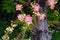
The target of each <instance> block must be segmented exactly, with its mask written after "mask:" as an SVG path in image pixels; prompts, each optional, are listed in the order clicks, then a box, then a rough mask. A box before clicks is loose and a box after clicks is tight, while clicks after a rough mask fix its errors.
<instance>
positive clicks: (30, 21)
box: [25, 15, 32, 24]
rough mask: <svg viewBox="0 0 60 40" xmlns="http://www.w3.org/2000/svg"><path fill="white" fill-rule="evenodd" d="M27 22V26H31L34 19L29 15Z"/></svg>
mask: <svg viewBox="0 0 60 40" xmlns="http://www.w3.org/2000/svg"><path fill="white" fill-rule="evenodd" d="M25 22H26V23H27V24H31V23H32V17H31V16H30V15H27V16H26V19H25Z"/></svg>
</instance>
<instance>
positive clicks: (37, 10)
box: [34, 4, 40, 13]
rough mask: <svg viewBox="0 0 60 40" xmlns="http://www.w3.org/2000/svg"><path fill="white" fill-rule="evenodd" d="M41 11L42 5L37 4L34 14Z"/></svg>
mask: <svg viewBox="0 0 60 40" xmlns="http://www.w3.org/2000/svg"><path fill="white" fill-rule="evenodd" d="M39 10H40V5H39V4H36V5H35V6H34V12H35V13H36V12H39Z"/></svg>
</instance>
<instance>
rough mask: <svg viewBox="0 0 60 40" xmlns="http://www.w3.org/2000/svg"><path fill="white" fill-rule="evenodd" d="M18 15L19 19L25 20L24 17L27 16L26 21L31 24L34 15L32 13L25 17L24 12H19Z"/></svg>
mask: <svg viewBox="0 0 60 40" xmlns="http://www.w3.org/2000/svg"><path fill="white" fill-rule="evenodd" d="M17 17H18V20H19V21H23V20H24V18H25V22H26V23H27V24H31V23H32V17H31V16H30V15H26V17H24V16H23V15H22V14H18V15H17Z"/></svg>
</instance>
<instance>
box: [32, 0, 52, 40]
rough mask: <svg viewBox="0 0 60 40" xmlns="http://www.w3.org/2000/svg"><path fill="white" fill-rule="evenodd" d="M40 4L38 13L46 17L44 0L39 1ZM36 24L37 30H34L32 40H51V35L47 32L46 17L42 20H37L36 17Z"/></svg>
mask: <svg viewBox="0 0 60 40" xmlns="http://www.w3.org/2000/svg"><path fill="white" fill-rule="evenodd" d="M40 2H42V3H40ZM40 2H39V4H40V5H41V8H40V11H39V12H40V13H41V14H45V15H46V6H45V0H40ZM38 21H39V24H38ZM36 23H37V25H38V26H37V27H38V30H37V29H36V28H35V29H34V33H35V35H33V38H32V40H51V34H50V33H49V30H48V23H47V16H46V17H45V18H44V19H43V20H38V18H37V17H36Z"/></svg>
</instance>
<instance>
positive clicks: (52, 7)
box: [48, 0, 56, 9]
mask: <svg viewBox="0 0 60 40" xmlns="http://www.w3.org/2000/svg"><path fill="white" fill-rule="evenodd" d="M48 3H49V5H50V8H51V9H54V8H55V4H56V1H55V0H48Z"/></svg>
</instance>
